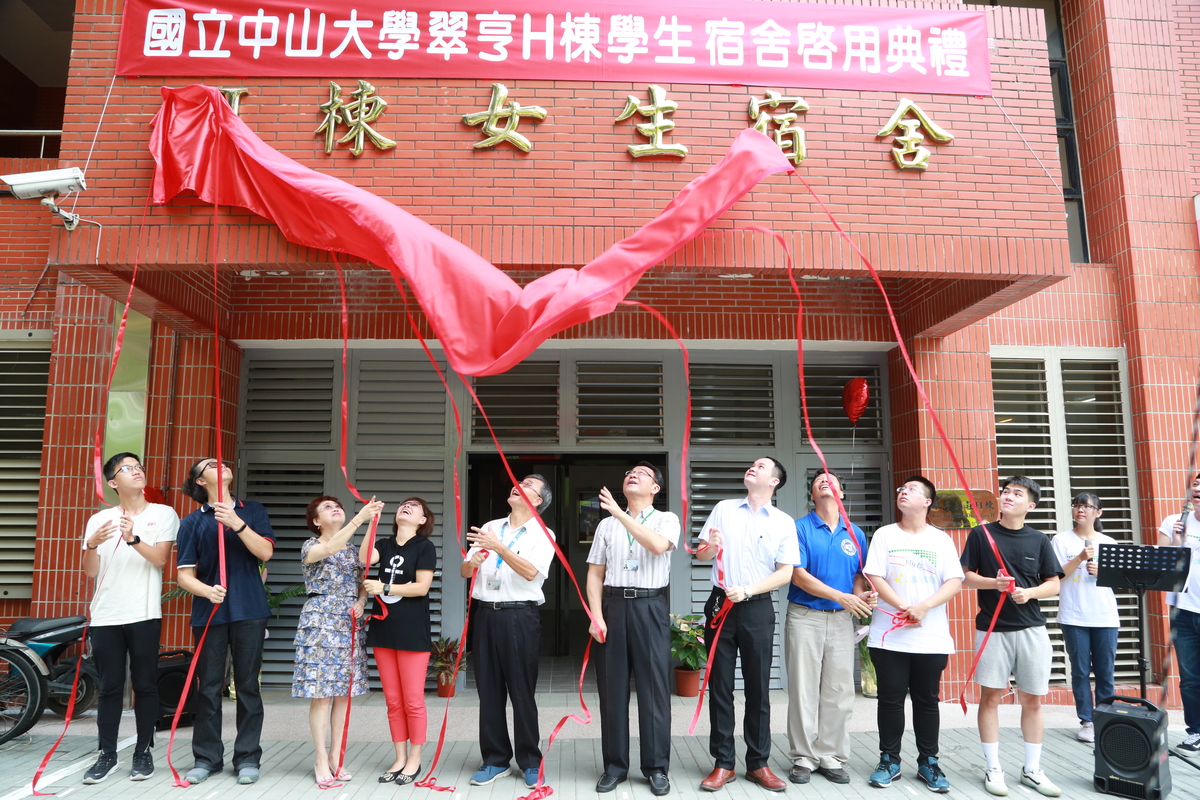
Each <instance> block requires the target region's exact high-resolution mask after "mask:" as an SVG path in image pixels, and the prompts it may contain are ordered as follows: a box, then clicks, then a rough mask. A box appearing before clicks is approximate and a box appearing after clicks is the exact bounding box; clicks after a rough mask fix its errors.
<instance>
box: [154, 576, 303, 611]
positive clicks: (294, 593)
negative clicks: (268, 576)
mask: <svg viewBox="0 0 1200 800" xmlns="http://www.w3.org/2000/svg"><path fill="white" fill-rule="evenodd" d="M263 591H264V592H266V593H267V607H268V608H270V609H271V611H272V613H274V614H275V617H276V618H278V617H279V610H280V608H281V607H282V606H283V604H284V603H286V602H287V601H288V600H291V599H292V598H293V597H299V596H300V595H302V594H304V584H303V583H293V584H292V585H290V586H285V587H284V588H282V589H280V590H279V591H278V592H274V591H271V587H270V586H268V585H266V584H265V583H264V584H263ZM191 594H192V593H191V592H189V591H188V590H187V589H184V588H183V587H182V586H179V585H178V584H174V585H173V586H172V588H170V589H168V590H167V591H165V592H163V595H162V597H160V598H159V602H160V603H166V602H167V601H168V600H174V599H176V598H179V597H190V596H191Z"/></svg>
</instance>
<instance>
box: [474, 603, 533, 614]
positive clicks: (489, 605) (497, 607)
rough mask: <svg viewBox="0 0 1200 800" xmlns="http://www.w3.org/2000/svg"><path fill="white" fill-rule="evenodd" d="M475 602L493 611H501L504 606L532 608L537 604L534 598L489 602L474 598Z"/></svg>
mask: <svg viewBox="0 0 1200 800" xmlns="http://www.w3.org/2000/svg"><path fill="white" fill-rule="evenodd" d="M475 602H476V603H479V605H480V607H481V608H490V609H493V610H495V611H501V610H503V609H506V608H533V607H534V606H536V605H537V601H536V600H521V601H519V602H516V601H513V602H509V603H490V602H488V601H487V600H476V601H475Z"/></svg>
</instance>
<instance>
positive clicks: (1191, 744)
mask: <svg viewBox="0 0 1200 800" xmlns="http://www.w3.org/2000/svg"><path fill="white" fill-rule="evenodd" d="M1175 749H1176V750H1182V751H1183V752H1185V753H1187V754H1188V755H1192V754H1193V753H1200V733H1193V734H1189V735H1188V737H1187V738H1186V739H1184V740H1183V741H1182V742H1180V743H1179V744H1177V745H1175Z"/></svg>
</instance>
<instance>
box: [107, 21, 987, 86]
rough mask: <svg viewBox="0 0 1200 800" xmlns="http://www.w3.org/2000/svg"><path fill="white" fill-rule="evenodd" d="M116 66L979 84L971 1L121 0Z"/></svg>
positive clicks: (979, 34) (147, 70) (138, 70)
mask: <svg viewBox="0 0 1200 800" xmlns="http://www.w3.org/2000/svg"><path fill="white" fill-rule="evenodd" d="M576 3H577V4H576ZM397 6H402V7H399V8H398V7H397ZM117 72H118V73H119V74H121V75H147V76H150V75H153V76H179V77H239V78H251V77H288V76H296V77H300V76H305V77H318V78H337V77H342V78H363V79H368V80H370V79H378V78H470V79H482V80H506V79H507V80H512V79H520V78H527V79H534V80H572V81H621V82H634V83H648V82H655V83H701V84H718V85H729V84H738V85H752V86H766V87H788V88H797V89H806V88H811V89H855V90H870V91H892V92H906V93H913V92H919V93H931V94H958V95H990V94H991V87H992V79H991V65H990V62H989V58H988V36H987V19H986V17H985V13H984V12H983V11H955V10H942V9H922V8H883V7H870V6H836V5H816V4H808V3H786V2H782V3H781V2H756V1H755V0H742V2H736V3H731V2H728V0H686V2H685V1H684V0H642V1H641V2H634V1H633V0H567V1H566V2H563V0H446V2H441V3H437V4H434V3H433V2H431V0H419V2H418V3H416V4H414V3H404V4H401V3H399V2H397V0H356V2H353V3H347V2H345V0H290V1H288V0H125V9H124V14H123V18H122V27H121V43H120V51H119V55H118V58H117Z"/></svg>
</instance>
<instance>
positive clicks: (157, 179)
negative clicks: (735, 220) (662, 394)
mask: <svg viewBox="0 0 1200 800" xmlns="http://www.w3.org/2000/svg"><path fill="white" fill-rule="evenodd" d="M162 96H163V106H162V109H160V110H159V112H158V114H157V115H156V116H155V119H154V126H155V127H154V133H153V135H152V136H151V139H150V150H151V152H152V153H153V155H154V160H155V162H156V169H155V173H154V193H153V197H154V201H155V202H156V203H166V202H168V201H169V200H170V199H171V198H173V197H174V196H176V195H177V194H179V193H180V192H181V191H183V190H185V189H190V190H192V191H193V192H195V193H196V194H197V195H199V196H200V198H201V199H203V200H205V201H206V202H209V203H215V204H219V205H232V206H240V207H242V208H247V209H250V210H251V211H253V212H255V213H256V214H258V215H260V216H263V217H266V218H267V219H269V220H271V221H272V222H274V223H275V224H276V225H278V226H279V228H280V229H281V230H282V231H283V234H284V236H286V237H287V238H288V240H289V241H292V242H295V243H297V244H302V245H307V246H309V247H314V248H317V249H320V250H333V251H338V252H343V253H348V254H352V255H354V256H356V257H358V258H361V259H363V260H365V261H369V262H371V263H373V264H377V265H379V266H382V267H384V268H385V269H387V270H389V271H391V272H398V273H400V274H402V275H403V276H404V278H405V279H406V280H408V282H409V284H410V285H411V286H412V288H413V292H414V293H415V294H416V296H417V300H418V302H420V304H421V307H422V308H424V310H425V313H426V314H427V315H428V317H429V320H430V324H431V325H432V326H433V329H434V332H435V333H436V335H437V338H438V340H439V342H440V344H441V345H442V346H443V347H444V348H445V350H446V355H447V358H448V359H449V361H450V364H451V366H453V367H454V369H455V370H456V371H458V372H459V373H460V374H464V375H493V374H497V373H501V372H505V371H506V370H508V369H509V368H511V367H512V366H513V365H515V364H518V363H520V362H521V360H522V359H524V358H525V357H526V356H528V355H529V354H530V353H532V352H533V351H534V350H535V349H536V348H537V346H538V345H539V344H541V343H542V342H543V341H544V340H545V339H547V338H548V337H550V336H553V335H554V334H556V333H558V332H559V331H562V330H565V329H567V328H570V327H571V326H573V325H578V324H580V323H583V322H587V321H589V320H592V319H595V318H597V317H600V316H602V315H604V314H607V313H609V312H610V311H612V310H613V309H614V308H615V307H616V306H617V304H618V303H619V302H620V301H621V300H622V299H623V298H624V297H625V295H626V294H627V293H628V292H629V291H630V290H631V289H632V288H633V286H634V285H635V284H636V283H637V282H638V280H639V279H640V278H641V277H642V275H643V274H644V273H645V272H646V271H647V270H648V269H650V267H652V266H654V265H655V264H657V263H659V262H660V261H662V260H663V259H664V258H666V257H667V256H669V255H670V254H671V253H673V252H675V251H676V250H678V249H679V248H680V247H682V246H683V245H684V244H686V243H687V242H689V241H691V240H692V239H693V238H695V237H696V236H697V235H699V234H700V233H701V232H703V231H704V229H705V228H707V227H708V225H709V224H711V223H712V222H713V221H714V220H715V219H717V218H718V217H719V216H720V215H721V214H723V213H724V212H725V211H726V210H727V209H729V207H730V206H732V205H733V204H734V203H736V202H737V201H738V200H739V199H740V198H741V197H742V196H743V195H745V194H746V193H747V192H749V191H750V190H751V189H753V188H754V186H755V184H757V183H758V182H759V181H760V180H762V179H763V178H765V177H767V176H768V175H771V174H773V173H777V172H792V171H793V167H792V165H791V164H790V163H789V162H788V161H787V159H786V158H785V157H784V155H783V153H782V152H781V151H780V149H779V147H778V146H777V145H776V144H775V143H774V142H773V141H771V139H769V138H768V137H767V136H765V135H763V134H761V133H759V132H758V131H755V130H752V129H747V130H745V131H743V132H742V133H741V134H739V135H738V137H737V138H736V139H735V140H734V142H733V144H732V146H731V147H730V149H729V152H728V153H726V155H725V157H724V158H722V159H721V161H719V162H718V163H717V164H715V165H714V166H712V167H711V168H710V169H709V170H708V171H707V172H705V173H704V174H703V175H701V176H699V177H698V178H696V179H695V180H693V181H692V182H691V183H689V184H688V185H687V186H685V187H684V188H683V190H682V191H680V193H679V194H678V195H677V196H676V197H675V199H674V200H673V201H672V202H671V203H670V204H669V205H668V206H667V207H666V208H665V209H663V211H662V212H661V213H660V214H659V215H658V216H657V217H655V218H654V219H653V220H651V221H649V222H647V223H646V224H645V225H644V226H643V227H642V228H641V229H639V230H638V231H637V232H636V233H634V234H633V235H632V236H630V237H628V238H626V239H623V240H622V241H620V242H617V243H616V244H614V245H613V246H612V247H610V248H608V249H607V250H606V251H604V252H603V253H601V254H600V255H599V256H597V257H596V258H595V259H593V260H592V261H591V262H589V263H588V264H587V265H585V266H584V267H582V268H580V269H577V270H576V269H558V270H555V271H554V272H551V273H550V274H548V275H544V276H542V277H541V278H538V279H537V280H535V281H533V282H532V283H530V284H528V285H527V286H525V287H520V286H518V285H517V284H516V283H515V282H514V281H513V280H512V279H511V278H510V277H508V275H506V274H505V273H504V272H502V271H501V270H499V269H497V268H496V267H495V266H493V265H492V264H491V263H489V262H488V261H487V260H485V259H484V258H482V257H481V256H479V255H478V254H477V253H475V252H474V251H472V250H471V249H470V248H468V247H467V246H466V245H464V244H462V243H461V242H459V241H457V240H456V239H453V238H452V237H450V236H447V235H446V234H444V233H442V232H441V231H439V230H437V229H436V228H434V227H433V226H431V225H429V224H428V223H426V222H423V221H422V220H420V219H418V218H416V217H414V216H413V215H412V214H409V213H408V212H407V211H404V210H403V209H401V208H399V207H397V206H396V205H394V204H393V203H391V202H390V201H388V200H385V199H384V198H381V197H378V196H376V195H374V194H372V193H370V192H368V191H366V190H365V189H360V188H358V187H356V186H353V185H351V184H349V183H346V182H345V181H343V180H341V179H339V178H334V177H332V176H329V175H324V174H322V173H320V172H316V171H314V170H311V169H309V168H308V167H305V166H302V165H301V164H299V163H297V162H296V161H294V160H292V159H291V158H288V157H287V156H285V155H283V154H282V153H280V152H279V151H277V150H275V149H274V148H272V147H271V146H270V145H268V144H266V143H265V142H263V141H262V140H261V139H259V138H258V136H257V135H256V134H255V133H254V132H253V131H251V130H250V128H248V127H247V126H246V124H245V123H244V122H242V120H240V119H239V118H238V117H237V115H236V114H234V113H233V111H232V109H230V107H229V104H228V103H226V102H225V100H224V98H222V96H221V94H220V92H218V91H217V90H216V89H214V88H212V87H210V86H199V85H193V86H186V87H183V88H180V89H172V88H169V87H164V88H163V89H162Z"/></svg>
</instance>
